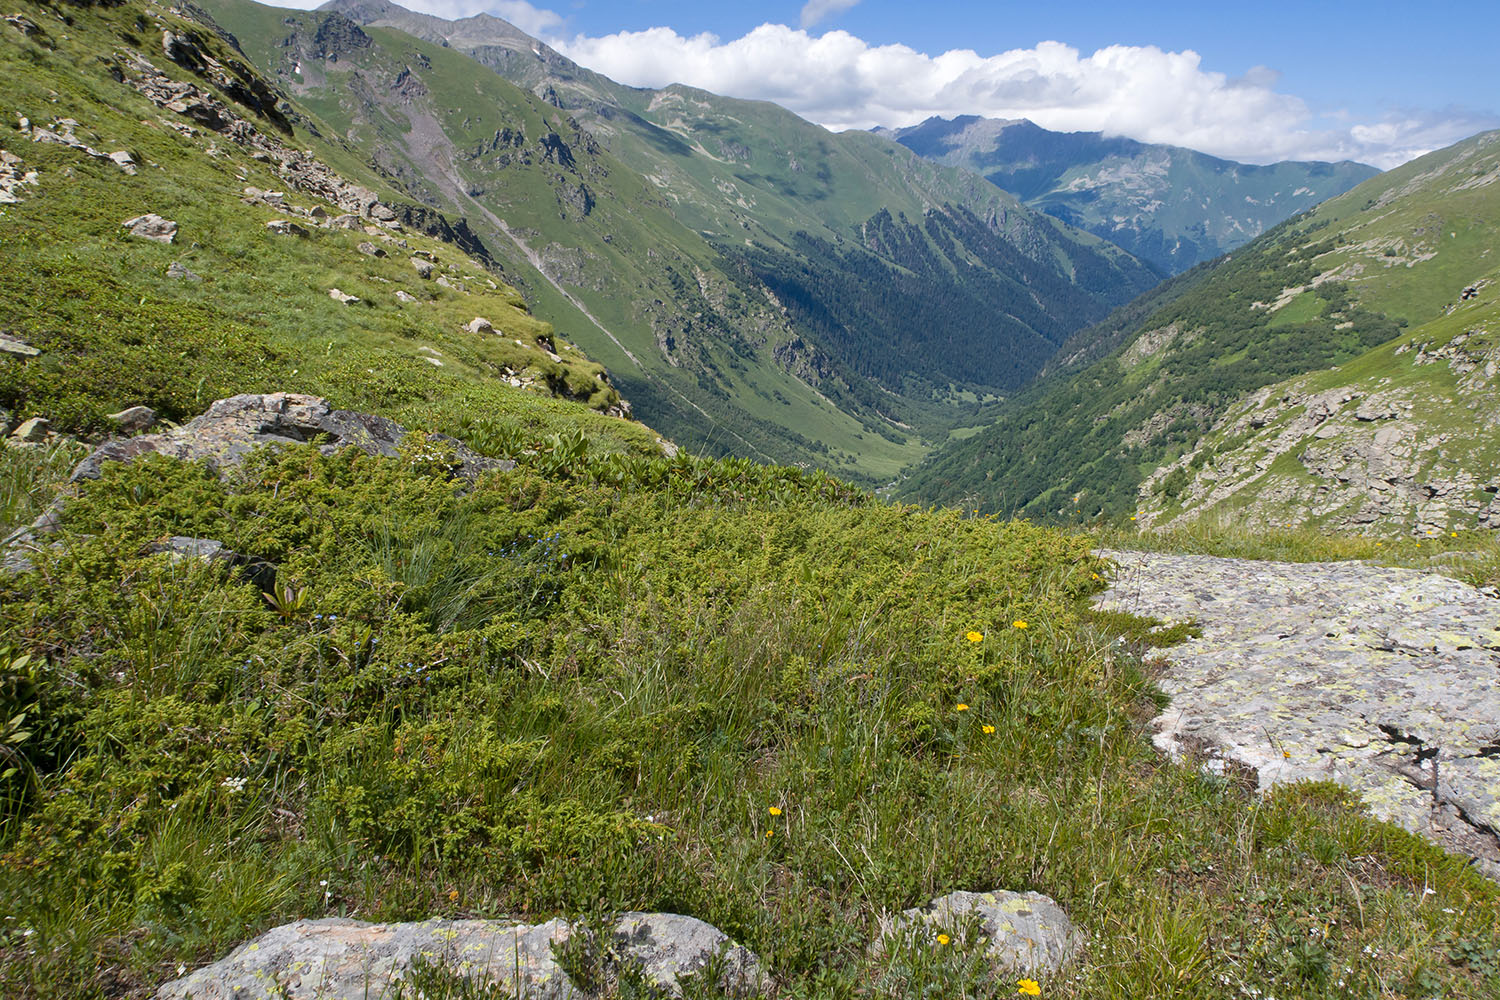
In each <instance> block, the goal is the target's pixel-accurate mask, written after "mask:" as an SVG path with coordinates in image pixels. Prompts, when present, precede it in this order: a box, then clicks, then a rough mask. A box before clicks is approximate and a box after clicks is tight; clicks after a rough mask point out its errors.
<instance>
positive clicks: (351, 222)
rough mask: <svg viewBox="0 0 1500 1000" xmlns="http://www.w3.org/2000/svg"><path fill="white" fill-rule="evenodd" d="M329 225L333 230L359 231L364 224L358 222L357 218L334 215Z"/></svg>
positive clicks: (354, 216) (355, 216) (347, 215)
mask: <svg viewBox="0 0 1500 1000" xmlns="http://www.w3.org/2000/svg"><path fill="white" fill-rule="evenodd" d="M331 225H332V226H333V228H334V229H360V228H362V227H363V225H364V224H363V223H362V222H360V220H359V216H357V215H352V214H348V213H346V214H344V215H335V216H334V217H333V221H332V223H331Z"/></svg>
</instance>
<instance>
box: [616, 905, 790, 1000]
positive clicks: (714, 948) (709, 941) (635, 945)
mask: <svg viewBox="0 0 1500 1000" xmlns="http://www.w3.org/2000/svg"><path fill="white" fill-rule="evenodd" d="M611 937H612V939H613V944H614V946H615V950H616V953H617V954H618V955H619V957H620V958H621V959H622V960H624V961H625V962H628V963H632V964H636V965H638V966H639V967H640V970H641V972H642V973H644V975H645V977H646V979H647V980H648V981H649V982H651V983H652V984H653V985H654V986H656V987H657V988H658V989H661V990H664V991H666V992H667V993H668V994H670V995H671V996H681V995H682V985H681V983H680V982H679V977H683V976H691V975H694V974H696V973H699V972H701V971H702V970H703V969H704V968H705V967H706V966H707V965H708V964H709V963H710V962H711V961H712V960H713V959H714V958H715V957H716V956H718V955H719V954H721V953H722V954H723V956H724V973H723V977H722V979H721V980H720V981H719V982H718V983H717V984H716V985H717V987H718V988H719V989H720V990H722V991H723V992H725V993H728V994H730V995H731V996H751V995H756V994H759V993H761V992H763V991H764V990H765V989H766V987H767V986H768V985H769V977H768V976H767V975H766V971H765V968H764V966H763V965H762V964H761V961H760V957H759V956H757V955H756V954H755V952H753V951H751V950H750V949H748V948H746V947H744V946H743V945H739V944H736V943H735V942H734V941H732V940H731V939H730V938H729V935H727V934H725V933H724V932H723V931H721V930H719V929H718V928H717V927H715V926H714V925H712V924H709V923H705V922H704V921H702V920H699V919H697V918H696V917H685V916H681V915H680V914H676V913H626V914H623V915H621V917H620V919H619V921H618V922H617V923H616V924H615V926H614V928H613V930H612V932H611Z"/></svg>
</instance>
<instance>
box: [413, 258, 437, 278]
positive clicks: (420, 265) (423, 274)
mask: <svg viewBox="0 0 1500 1000" xmlns="http://www.w3.org/2000/svg"><path fill="white" fill-rule="evenodd" d="M411 266H412V267H413V268H415V269H416V272H417V277H419V278H430V277H432V261H430V260H423V259H422V258H420V257H413V258H412V259H411Z"/></svg>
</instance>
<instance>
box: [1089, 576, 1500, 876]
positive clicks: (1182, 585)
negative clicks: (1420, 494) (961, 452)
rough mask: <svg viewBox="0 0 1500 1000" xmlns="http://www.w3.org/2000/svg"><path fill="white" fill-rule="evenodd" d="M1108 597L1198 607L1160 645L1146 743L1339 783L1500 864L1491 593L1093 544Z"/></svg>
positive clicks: (1163, 612)
mask: <svg viewBox="0 0 1500 1000" xmlns="http://www.w3.org/2000/svg"><path fill="white" fill-rule="evenodd" d="M1101 554H1102V555H1104V556H1106V557H1108V558H1110V559H1113V560H1115V561H1116V562H1117V563H1118V564H1119V572H1118V574H1117V576H1116V579H1115V581H1114V583H1113V586H1112V587H1111V588H1110V590H1109V591H1107V592H1106V593H1105V594H1103V595H1102V596H1101V597H1100V599H1099V601H1100V604H1101V605H1102V606H1104V607H1106V608H1112V609H1118V610H1123V611H1130V612H1133V613H1135V614H1140V615H1148V616H1152V617H1156V618H1161V619H1164V620H1166V621H1169V622H1182V621H1196V622H1197V623H1198V624H1199V626H1200V627H1201V628H1202V630H1203V635H1202V637H1201V638H1198V639H1191V640H1189V641H1188V642H1186V643H1184V644H1182V645H1180V646H1175V647H1172V648H1170V649H1168V650H1166V651H1165V652H1164V655H1165V657H1166V659H1167V661H1168V663H1169V665H1168V667H1167V670H1166V673H1165V675H1164V676H1163V677H1162V678H1161V679H1160V681H1159V683H1160V686H1161V688H1162V690H1163V691H1164V692H1165V693H1166V694H1167V695H1168V696H1169V697H1170V698H1171V699H1172V700H1171V704H1170V705H1169V706H1168V708H1167V709H1166V710H1165V711H1163V712H1162V714H1161V715H1159V716H1157V718H1156V719H1155V720H1154V725H1155V728H1156V736H1155V742H1156V745H1157V746H1158V747H1159V748H1160V749H1161V750H1163V751H1165V752H1167V753H1169V754H1171V755H1173V756H1174V757H1175V756H1178V755H1180V754H1182V753H1183V752H1184V751H1193V752H1197V753H1202V754H1206V755H1207V756H1208V757H1209V759H1210V760H1209V766H1211V767H1212V766H1214V764H1215V762H1216V761H1217V762H1218V763H1219V766H1221V767H1222V766H1223V762H1225V761H1232V762H1233V763H1235V764H1239V765H1242V766H1244V767H1247V768H1250V769H1251V770H1253V771H1254V772H1255V774H1256V775H1257V776H1258V781H1259V784H1260V787H1261V788H1262V790H1264V789H1266V788H1269V787H1270V786H1271V785H1273V784H1276V783H1277V782H1283V781H1299V780H1303V779H1311V780H1324V781H1328V780H1331V781H1336V782H1338V783H1340V784H1342V785H1345V786H1346V787H1348V788H1350V789H1353V790H1354V791H1356V792H1357V793H1359V795H1360V796H1361V797H1362V798H1363V799H1364V801H1365V803H1366V804H1367V805H1368V807H1369V809H1370V811H1371V812H1372V813H1373V814H1374V815H1375V816H1377V817H1378V818H1380V819H1383V820H1389V821H1391V822H1394V823H1397V824H1399V825H1401V826H1402V827H1405V828H1406V829H1408V830H1411V831H1413V832H1416V833H1420V834H1423V835H1425V836H1427V837H1429V838H1431V839H1433V840H1435V841H1437V842H1438V843H1440V844H1442V845H1443V846H1444V847H1446V848H1448V849H1449V850H1453V851H1457V852H1460V853H1464V854H1468V855H1470V856H1471V857H1473V858H1475V859H1476V863H1477V864H1478V865H1479V866H1480V868H1481V869H1482V870H1484V871H1485V872H1486V873H1487V874H1489V875H1490V876H1491V877H1492V878H1495V877H1500V600H1497V599H1496V598H1495V597H1493V596H1491V595H1490V594H1488V593H1486V592H1483V591H1480V590H1478V589H1476V588H1474V587H1470V586H1468V585H1466V584H1463V583H1460V582H1459V581H1457V580H1452V579H1448V578H1447V577H1442V576H1436V575H1433V574H1429V573H1423V572H1420V571H1418V570H1410V569H1393V568H1386V567H1380V566H1371V565H1369V564H1367V563H1361V562H1338V563H1277V562H1261V561H1256V560H1249V559H1226V558H1219V557H1214V556H1193V555H1164V554H1158V553H1146V552H1103V553H1101Z"/></svg>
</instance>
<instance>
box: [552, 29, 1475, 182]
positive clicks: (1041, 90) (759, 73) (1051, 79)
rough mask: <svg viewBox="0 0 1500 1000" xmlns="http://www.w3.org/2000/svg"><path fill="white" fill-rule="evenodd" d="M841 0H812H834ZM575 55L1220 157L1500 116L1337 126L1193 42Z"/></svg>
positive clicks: (744, 85)
mask: <svg viewBox="0 0 1500 1000" xmlns="http://www.w3.org/2000/svg"><path fill="white" fill-rule="evenodd" d="M841 2H842V0H831V2H823V3H820V2H819V0H814V2H812V3H809V4H808V6H807V8H805V9H804V15H805V14H806V11H807V10H811V9H812V8H814V7H820V6H821V7H827V6H831V5H832V4H833V3H841ZM548 41H549V44H551V45H552V46H553V47H554V48H556V49H558V50H559V51H561V52H563V53H564V54H566V55H568V56H569V57H570V58H572V59H574V60H576V61H577V62H579V63H582V64H583V65H585V66H588V67H589V68H591V69H594V70H597V71H599V72H601V73H604V74H605V75H606V76H610V77H613V78H615V79H617V80H619V81H620V82H622V83H628V84H631V85H634V86H642V87H663V86H666V85H667V84H670V83H685V84H689V85H692V86H695V87H701V88H703V89H705V90H711V91H714V92H716V93H721V94H729V95H732V96H735V97H745V98H756V99H762V100H768V101H774V102H776V103H778V104H781V105H783V106H785V107H787V108H790V109H791V110H793V111H795V112H797V113H798V114H800V115H802V116H803V117H806V118H809V119H811V120H813V121H815V122H818V123H820V124H822V125H825V126H827V127H829V128H832V129H847V128H861V129H863V128H870V127H872V126H876V125H885V126H892V127H896V126H902V125H911V124H915V123H917V122H920V121H922V120H924V119H925V118H928V117H929V116H932V115H941V116H944V117H952V116H954V115H961V114H978V115H985V116H988V117H992V118H1029V119H1031V120H1032V121H1034V122H1036V123H1037V124H1038V125H1041V126H1043V127H1044V128H1049V129H1055V130H1059V131H1103V132H1108V133H1110V134H1117V135H1126V136H1130V137H1132V138H1136V139H1140V140H1143V141H1146V142H1164V143H1173V144H1176V145H1181V146H1189V147H1191V148H1193V149H1199V150H1203V151H1204V152H1208V153H1213V154H1215V155H1218V156H1224V157H1229V158H1231V159H1238V160H1245V161H1248V162H1255V163H1266V162H1271V161H1274V160H1280V159H1329V160H1339V159H1358V160H1363V161H1365V162H1368V163H1373V164H1374V165H1376V166H1380V167H1391V166H1395V165H1396V164H1399V163H1402V162H1404V161H1405V160H1407V159H1410V158H1411V157H1412V156H1415V155H1419V154H1420V153H1422V152H1426V151H1428V150H1431V149H1436V148H1439V147H1441V146H1443V145H1447V144H1448V143H1451V142H1454V141H1456V140H1458V139H1460V138H1462V137H1464V136H1466V135H1470V134H1472V133H1473V132H1476V131H1479V130H1480V129H1483V128H1487V127H1494V126H1495V125H1497V124H1500V119H1497V118H1496V117H1495V116H1494V115H1486V114H1475V113H1468V112H1461V111H1447V112H1441V113H1436V112H1424V113H1421V114H1393V115H1390V116H1387V117H1386V118H1384V119H1382V120H1380V121H1376V122H1363V123H1353V122H1340V121H1336V120H1331V119H1329V118H1328V117H1326V116H1323V115H1320V114H1318V113H1316V112H1315V111H1314V109H1312V108H1311V107H1309V105H1308V104H1307V102H1306V101H1304V100H1302V99H1301V98H1299V97H1297V96H1294V95H1291V94H1285V93H1281V92H1279V91H1277V90H1276V89H1275V88H1276V85H1277V83H1278V82H1279V79H1280V74H1279V73H1278V72H1277V71H1275V70H1274V69H1270V68H1268V67H1265V66H1256V67H1253V68H1251V69H1250V70H1248V71H1247V72H1245V73H1244V74H1243V75H1241V76H1238V77H1230V76H1228V75H1227V74H1224V73H1221V72H1217V71H1214V70H1210V69H1207V68H1205V67H1204V66H1203V65H1202V60H1201V58H1200V57H1199V55H1198V54H1197V53H1196V52H1193V51H1191V50H1185V51H1181V52H1167V51H1163V50H1162V49H1159V48H1156V47H1155V46H1130V45H1111V46H1107V47H1105V48H1101V49H1099V50H1097V51H1095V52H1093V53H1090V54H1087V55H1085V54H1084V53H1082V52H1080V51H1079V50H1078V49H1076V48H1074V47H1072V46H1070V45H1065V44H1062V43H1060V42H1042V43H1041V44H1039V45H1036V46H1034V47H1032V48H1027V49H1012V50H1010V51H1008V52H1001V53H998V54H995V55H988V56H981V55H980V54H978V53H976V52H974V51H972V50H962V49H955V50H952V51H949V52H944V53H942V54H941V55H937V56H931V55H927V54H925V53H922V52H918V51H916V50H915V49H912V48H909V47H907V46H904V45H878V46H877V45H870V44H868V43H867V42H865V41H863V40H862V39H860V38H857V37H856V36H854V35H851V34H849V33H848V32H844V31H829V32H826V33H824V34H821V35H817V34H813V33H810V32H808V31H806V30H798V29H794V28H790V27H788V26H786V25H780V24H763V25H761V26H760V27H758V28H756V29H754V30H753V31H751V32H749V33H748V34H746V35H744V36H742V37H740V38H736V39H732V40H729V41H725V40H722V39H720V38H719V37H718V36H716V35H712V34H699V35H690V36H684V35H679V34H678V33H677V32H675V31H673V30H672V29H671V28H651V29H649V30H646V31H635V32H619V33H616V34H613V35H605V36H602V37H585V36H578V37H574V38H571V39H567V38H550V39H548Z"/></svg>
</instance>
